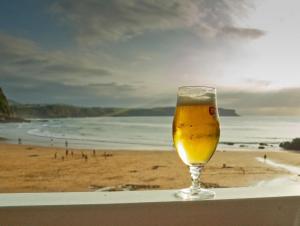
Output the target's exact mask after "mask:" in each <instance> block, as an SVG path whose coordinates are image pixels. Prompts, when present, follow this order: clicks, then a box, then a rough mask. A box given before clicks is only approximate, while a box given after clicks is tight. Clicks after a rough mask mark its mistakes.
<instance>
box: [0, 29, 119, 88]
mask: <svg viewBox="0 0 300 226" xmlns="http://www.w3.org/2000/svg"><path fill="white" fill-rule="evenodd" d="M0 66H1V68H2V73H4V71H5V73H9V74H10V75H11V76H15V77H20V76H24V77H28V78H34V79H36V80H44V81H56V80H59V81H60V82H61V83H75V84H82V83H88V82H92V81H93V80H95V79H96V78H99V77H109V76H112V74H113V73H112V72H111V71H110V70H108V69H106V68H102V67H101V68H100V67H99V66H98V65H90V64H87V63H86V62H85V61H84V59H83V58H81V57H76V54H75V56H73V55H72V53H65V52H61V51H44V50H43V49H42V48H40V47H39V45H38V44H36V43H35V42H33V41H30V40H27V39H23V38H17V37H14V36H11V35H8V34H5V33H0ZM0 77H1V74H0ZM89 80H90V81H89Z"/></svg>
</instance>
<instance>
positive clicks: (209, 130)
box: [173, 102, 220, 166]
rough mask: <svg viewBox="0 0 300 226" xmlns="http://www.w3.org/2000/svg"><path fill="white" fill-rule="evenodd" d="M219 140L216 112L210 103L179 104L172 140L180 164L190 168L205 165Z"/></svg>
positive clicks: (214, 106)
mask: <svg viewBox="0 0 300 226" xmlns="http://www.w3.org/2000/svg"><path fill="white" fill-rule="evenodd" d="M219 137H220V124H219V118H218V111H217V109H216V105H215V103H214V102H212V103H201V102H200V103H187V104H185V103H178V104H177V107H176V112H175V116H174V121H173V140H174V144H175V147H176V150H177V152H178V154H179V156H180V158H181V159H182V161H183V162H184V163H185V164H186V165H189V166H193V165H202V164H205V163H207V162H208V161H209V160H210V158H211V157H212V155H213V153H214V152H215V150H216V147H217V144H218V141H219Z"/></svg>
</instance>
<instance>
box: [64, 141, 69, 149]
mask: <svg viewBox="0 0 300 226" xmlns="http://www.w3.org/2000/svg"><path fill="white" fill-rule="evenodd" d="M68 145H69V144H68V141H67V140H66V141H65V146H66V149H68Z"/></svg>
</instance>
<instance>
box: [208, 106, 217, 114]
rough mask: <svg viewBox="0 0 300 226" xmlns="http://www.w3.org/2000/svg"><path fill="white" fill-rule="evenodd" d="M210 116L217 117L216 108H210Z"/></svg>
mask: <svg viewBox="0 0 300 226" xmlns="http://www.w3.org/2000/svg"><path fill="white" fill-rule="evenodd" d="M209 114H210V115H212V116H214V115H216V108H215V107H212V106H211V107H209Z"/></svg>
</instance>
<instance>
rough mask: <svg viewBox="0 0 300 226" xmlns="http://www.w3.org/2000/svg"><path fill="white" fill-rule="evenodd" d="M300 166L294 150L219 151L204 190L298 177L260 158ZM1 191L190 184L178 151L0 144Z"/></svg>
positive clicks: (206, 171) (205, 177) (204, 179)
mask: <svg viewBox="0 0 300 226" xmlns="http://www.w3.org/2000/svg"><path fill="white" fill-rule="evenodd" d="M264 153H266V154H267V156H268V157H267V158H268V159H271V160H274V161H276V162H279V163H282V164H289V165H297V164H298V165H299V163H300V154H299V153H294V152H288V151H276V152H275V151H268V150H264V152H262V151H244V150H243V151H217V152H216V153H215V154H214V156H213V157H212V159H211V160H210V161H209V163H208V164H207V165H206V166H205V168H204V170H203V175H202V176H201V181H202V182H203V186H204V187H243V186H255V185H257V184H258V183H259V182H260V181H269V180H273V179H276V178H280V177H289V176H291V175H293V174H291V173H289V172H288V171H286V170H283V169H278V168H274V167H272V166H269V165H266V164H264V163H261V162H259V161H257V160H256V158H258V157H260V158H261V157H263V155H264ZM0 170H1V173H2V175H1V176H0V192H60V191H95V190H98V189H100V190H140V189H180V188H184V187H188V186H190V178H189V172H188V169H187V167H186V166H185V165H184V164H183V163H182V162H181V160H180V159H179V157H178V155H177V153H176V151H162V150H161V151H157V150H155V151H149V150H146V151H145V150H126V151H125V150H110V149H95V151H94V152H93V150H92V149H73V148H70V149H68V153H67V152H66V150H65V149H64V148H59V147H43V146H35V145H18V144H8V143H3V142H0Z"/></svg>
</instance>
